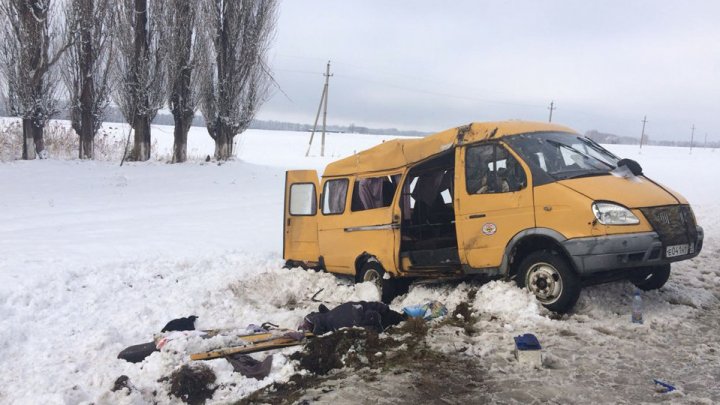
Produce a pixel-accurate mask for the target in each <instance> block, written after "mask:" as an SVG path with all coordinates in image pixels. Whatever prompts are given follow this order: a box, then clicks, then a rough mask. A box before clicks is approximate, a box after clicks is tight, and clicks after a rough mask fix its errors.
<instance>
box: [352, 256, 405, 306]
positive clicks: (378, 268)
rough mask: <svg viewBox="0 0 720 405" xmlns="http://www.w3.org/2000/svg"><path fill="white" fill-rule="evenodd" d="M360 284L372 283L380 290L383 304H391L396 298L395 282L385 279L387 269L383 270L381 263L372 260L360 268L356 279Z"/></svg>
mask: <svg viewBox="0 0 720 405" xmlns="http://www.w3.org/2000/svg"><path fill="white" fill-rule="evenodd" d="M355 281H356V282H358V283H364V282H366V281H371V282H373V283H375V285H376V286H377V287H378V289H379V290H380V299H381V300H382V302H384V303H386V304H389V303H390V302H392V300H393V298H395V295H396V294H395V283H394V282H393V281H394V280H391V279H385V269H383V267H382V265H381V264H380V262H378V261H376V260H373V259H370V260H368V261H366V262H365V264H363V266H362V267H361V268H360V272H359V273H358V274H357V277H356V279H355Z"/></svg>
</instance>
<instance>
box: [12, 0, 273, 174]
mask: <svg viewBox="0 0 720 405" xmlns="http://www.w3.org/2000/svg"><path fill="white" fill-rule="evenodd" d="M277 1H278V0H199V1H192V0H64V1H62V0H0V34H1V35H2V38H0V84H2V91H0V94H1V95H2V98H3V101H4V102H5V103H6V105H7V107H8V108H7V109H8V111H10V112H11V114H12V115H14V116H17V117H21V118H22V120H23V138H24V142H23V154H22V158H23V159H34V158H35V156H36V154H37V155H38V156H40V157H44V156H45V152H44V145H43V129H44V127H45V124H46V123H47V121H48V120H49V119H50V118H51V117H53V116H54V115H55V114H57V113H58V112H59V110H60V105H61V102H59V101H58V100H63V101H65V100H66V101H67V105H68V107H67V108H68V109H69V111H70V116H71V122H72V127H73V129H74V130H75V132H76V133H77V134H78V136H79V138H80V142H79V145H80V147H79V154H78V156H79V157H80V158H81V159H92V158H93V156H94V149H93V145H94V139H95V134H97V132H98V129H99V128H100V125H101V123H102V120H103V116H104V112H105V109H106V108H107V106H108V105H109V103H110V102H114V103H115V104H116V105H117V106H118V107H119V108H120V110H121V111H122V113H123V115H124V117H125V119H126V120H127V122H128V123H130V125H131V127H132V129H133V134H134V136H133V141H134V142H133V148H132V150H131V151H130V153H129V155H128V158H129V159H130V160H147V159H149V158H150V146H151V126H150V124H151V122H152V120H153V119H154V118H155V116H156V115H157V112H158V110H159V109H161V108H163V107H164V106H167V107H168V108H169V110H170V111H171V112H172V114H173V117H174V120H175V131H174V139H175V141H174V148H173V162H183V161H185V160H186V159H187V136H188V132H189V130H190V126H191V124H192V121H193V118H194V116H195V113H196V112H197V110H198V108H199V109H200V110H201V112H202V115H203V117H204V118H205V122H206V126H207V130H208V133H209V134H210V136H211V137H212V138H213V139H214V140H215V157H216V158H217V159H221V160H224V159H227V158H229V157H230V156H232V154H233V148H232V146H233V139H234V137H235V136H236V135H237V134H239V133H241V132H242V131H244V130H245V129H246V128H247V127H248V125H249V124H250V122H251V121H252V119H253V117H254V115H255V113H256V111H257V110H258V108H259V107H260V106H261V105H262V103H263V101H265V99H266V98H267V95H268V90H269V84H270V83H271V79H272V78H271V76H270V73H269V69H268V67H267V63H266V54H267V51H268V47H269V46H270V43H271V41H272V39H273V33H274V30H275V24H276V21H277V8H278V5H277ZM61 8H63V9H64V11H61Z"/></svg>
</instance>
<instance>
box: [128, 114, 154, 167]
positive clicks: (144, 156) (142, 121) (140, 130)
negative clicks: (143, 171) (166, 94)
mask: <svg viewBox="0 0 720 405" xmlns="http://www.w3.org/2000/svg"><path fill="white" fill-rule="evenodd" d="M133 121H134V123H133V132H134V133H135V136H134V143H133V150H132V152H131V153H130V159H129V160H134V161H141V162H144V161H146V160H148V159H150V118H149V117H147V116H136V117H135V119H134V120H133Z"/></svg>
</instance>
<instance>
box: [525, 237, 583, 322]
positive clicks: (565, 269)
mask: <svg viewBox="0 0 720 405" xmlns="http://www.w3.org/2000/svg"><path fill="white" fill-rule="evenodd" d="M515 280H516V283H517V285H518V286H519V287H520V288H527V289H528V290H529V291H530V292H531V293H533V294H534V295H535V297H536V298H537V300H538V301H540V303H541V304H543V306H544V307H545V308H547V309H549V310H551V311H553V312H557V313H561V314H564V313H566V312H568V311H570V310H571V309H572V307H573V306H575V303H576V302H577V300H578V298H579V297H580V279H579V278H578V276H577V275H576V274H575V272H573V270H572V268H571V267H570V264H568V262H567V260H565V258H564V257H563V256H562V255H560V254H558V253H556V252H553V251H550V250H539V251H537V252H533V253H531V254H529V255H528V256H527V257H526V258H525V259H524V260H523V261H522V262H521V263H520V268H519V271H518V277H516V279H515Z"/></svg>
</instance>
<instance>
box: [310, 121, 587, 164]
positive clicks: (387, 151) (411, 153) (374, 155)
mask: <svg viewBox="0 0 720 405" xmlns="http://www.w3.org/2000/svg"><path fill="white" fill-rule="evenodd" d="M532 132H568V133H571V134H575V133H576V132H575V131H573V130H572V129H570V128H568V127H564V126H561V125H555V124H550V123H547V122H530V121H499V122H473V123H471V124H468V125H465V126H461V127H456V128H450V129H448V130H445V131H442V132H438V133H436V134H432V135H428V136H426V137H424V138H409V139H393V140H390V141H386V142H383V143H381V144H380V145H377V146H374V147H372V148H370V149H366V150H364V151H361V152H359V153H356V154H354V155H352V156H349V157H346V158H344V159H340V160H338V161H335V162H332V163H330V164H329V165H327V167H326V168H325V172H324V173H323V177H335V176H348V175H354V174H364V173H373V172H383V171H391V170H395V169H399V168H403V167H407V166H409V165H412V164H414V163H416V162H419V161H421V160H424V159H427V158H428V157H430V156H433V155H437V154H439V153H441V152H443V151H446V150H448V149H450V148H452V147H454V146H456V145H462V144H468V143H474V142H479V141H482V140H485V139H498V138H502V137H504V136H508V135H517V134H524V133H532Z"/></svg>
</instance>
